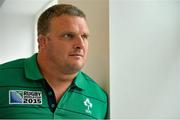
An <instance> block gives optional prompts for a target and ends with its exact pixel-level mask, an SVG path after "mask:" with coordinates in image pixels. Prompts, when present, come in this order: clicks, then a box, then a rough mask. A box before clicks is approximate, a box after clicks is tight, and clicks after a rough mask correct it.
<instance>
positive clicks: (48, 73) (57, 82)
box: [37, 54, 77, 88]
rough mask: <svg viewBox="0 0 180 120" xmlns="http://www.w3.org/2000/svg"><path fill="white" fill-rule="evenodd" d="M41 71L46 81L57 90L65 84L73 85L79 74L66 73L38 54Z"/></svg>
mask: <svg viewBox="0 0 180 120" xmlns="http://www.w3.org/2000/svg"><path fill="white" fill-rule="evenodd" d="M37 61H38V65H39V68H40V71H41V73H42V75H43V76H44V78H45V79H46V81H47V82H48V83H49V85H50V86H51V87H52V88H57V87H58V86H62V85H63V84H71V83H72V81H73V79H74V78H75V77H76V75H77V73H65V72H62V71H61V69H59V68H57V66H56V65H54V64H53V63H50V62H48V60H46V59H44V57H43V56H41V55H40V54H38V57H37Z"/></svg>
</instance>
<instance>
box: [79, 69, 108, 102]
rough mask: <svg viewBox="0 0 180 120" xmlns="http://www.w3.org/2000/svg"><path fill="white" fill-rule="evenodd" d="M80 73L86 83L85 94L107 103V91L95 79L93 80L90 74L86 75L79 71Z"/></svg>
mask: <svg viewBox="0 0 180 120" xmlns="http://www.w3.org/2000/svg"><path fill="white" fill-rule="evenodd" d="M81 74H82V76H83V77H84V79H85V80H86V83H87V86H86V89H85V93H86V95H88V96H91V97H93V98H95V99H98V100H100V101H102V102H105V103H107V93H106V92H105V91H104V90H103V89H102V88H101V86H99V85H98V84H97V83H96V82H95V80H93V79H92V78H91V77H90V76H88V75H87V74H85V73H84V72H81Z"/></svg>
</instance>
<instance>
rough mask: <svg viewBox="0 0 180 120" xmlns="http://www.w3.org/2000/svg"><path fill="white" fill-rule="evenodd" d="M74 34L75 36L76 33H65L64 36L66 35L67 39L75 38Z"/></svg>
mask: <svg viewBox="0 0 180 120" xmlns="http://www.w3.org/2000/svg"><path fill="white" fill-rule="evenodd" d="M74 36H75V35H74V34H73V33H66V34H64V35H63V37H64V38H65V39H68V40H70V39H73V38H74Z"/></svg>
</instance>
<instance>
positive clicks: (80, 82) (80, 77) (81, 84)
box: [74, 71, 87, 89]
mask: <svg viewBox="0 0 180 120" xmlns="http://www.w3.org/2000/svg"><path fill="white" fill-rule="evenodd" d="M74 84H75V86H77V87H78V88H80V89H86V88H87V80H86V78H85V76H84V73H83V72H81V71H79V72H78V74H77V76H76V78H75V79H74Z"/></svg>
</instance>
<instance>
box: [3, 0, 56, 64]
mask: <svg viewBox="0 0 180 120" xmlns="http://www.w3.org/2000/svg"><path fill="white" fill-rule="evenodd" d="M50 1H52V0H1V1H0V64H1V63H4V62H7V61H11V60H14V59H18V58H25V57H29V56H31V55H32V53H33V52H34V49H35V47H34V41H35V32H34V29H35V28H34V27H35V26H34V24H35V16H36V14H37V13H38V11H39V10H41V9H42V8H43V7H44V6H45V5H47V4H48V3H49V2H50ZM53 1H55V0H53Z"/></svg>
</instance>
